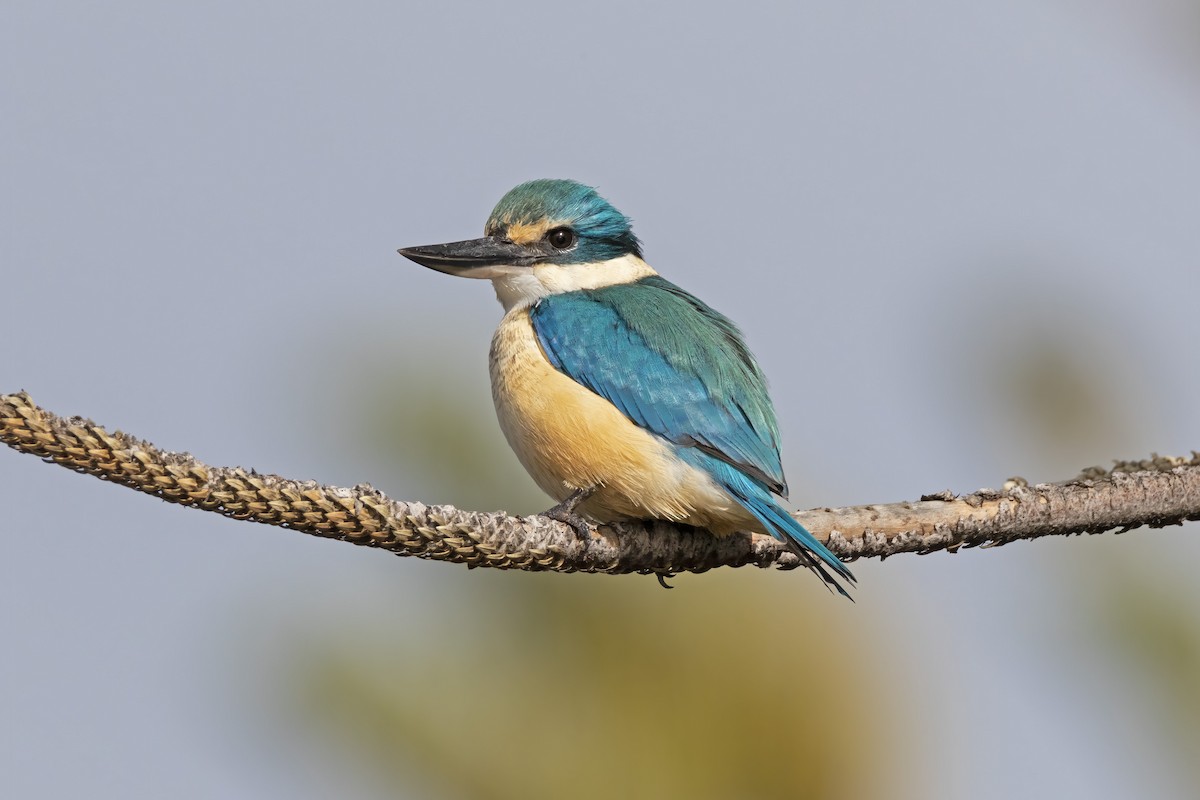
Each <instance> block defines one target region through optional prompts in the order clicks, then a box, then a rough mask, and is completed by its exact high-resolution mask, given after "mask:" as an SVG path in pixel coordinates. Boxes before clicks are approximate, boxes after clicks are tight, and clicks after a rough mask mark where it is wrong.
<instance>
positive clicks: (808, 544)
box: [681, 451, 856, 602]
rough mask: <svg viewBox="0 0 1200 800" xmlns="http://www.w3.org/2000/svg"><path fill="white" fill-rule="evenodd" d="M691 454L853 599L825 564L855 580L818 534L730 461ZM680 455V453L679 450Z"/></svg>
mask: <svg viewBox="0 0 1200 800" xmlns="http://www.w3.org/2000/svg"><path fill="white" fill-rule="evenodd" d="M693 453H695V451H693V452H692V453H688V454H687V455H685V456H684V457H685V459H686V460H688V461H690V462H692V463H693V464H694V465H695V466H698V467H701V468H702V469H704V470H705V471H706V472H707V473H708V474H709V475H711V476H712V477H713V479H714V480H716V481H717V483H719V484H721V486H723V487H724V488H725V490H726V491H727V492H729V493H730V494H731V495H733V497H734V499H735V500H737V501H738V503H740V504H741V506H742V507H743V508H745V509H746V510H747V511H749V512H750V513H751V514H753V515H754V517H755V519H757V520H758V521H759V522H761V523H762V524H763V527H764V528H766V529H767V531H769V532H770V534H771V535H772V536H774V537H775V538H776V539H778V540H779V541H781V542H783V543H785V544H787V545H790V546H791V548H792V550H793V551H794V552H795V553H796V555H798V556H800V559H801V561H803V562H804V565H805V566H806V567H808V568H809V569H810V570H812V571H813V572H814V573H816V574H817V575H818V576H820V578H821V580H823V581H825V584H826V585H827V586H829V587H830V588H832V589H836V590H837V592H838V594H840V595H841V596H842V597H845V598H847V599H848V600H850V601H851V602H853V600H854V598H852V597H850V595H849V594H848V593H847V592H846V589H845V588H844V587H843V586H842V584H840V583H839V582H838V580H837V578H835V577H834V576H833V575H831V574H830V573H829V570H827V569H826V568H825V567H829V569H831V570H833V572H835V573H836V574H837V575H838V576H839V577H841V578H842V579H844V580H845V581H847V582H848V583H851V584H853V583H855V582H856V581H855V578H854V574H853V573H852V572H850V570H849V569H848V568H847V567H846V565H845V564H843V563H842V562H841V561H840V560H839V559H838V557H837V556H835V555H834V554H833V553H831V552H829V549H828V548H826V547H825V545H823V544H821V542H819V541H818V540H817V537H815V536H813V535H812V533H810V532H809V531H808V529H807V528H805V527H804V526H803V525H801V524H800V523H799V522H797V521H796V520H795V518H794V517H792V515H791V514H789V513H788V512H787V511H785V510H784V509H783V508H781V507H780V506H779V504H778V503H776V502H775V499H774V498H773V497H771V495H770V493H769V492H768V491H767V490H766V488H764V487H763V486H762V485H760V484H759V483H758V482H757V481H755V480H754V479H753V478H750V477H749V476H747V475H745V474H744V473H743V472H741V471H740V470H738V469H737V468H736V467H734V466H732V465H730V464H726V463H724V462H721V461H717V460H716V459H714V458H712V457H710V456H707V455H700V454H698V453H695V454H694V455H693ZM681 455H683V454H682V453H681ZM697 455H699V459H698V458H697V457H696V456H697ZM689 456H690V457H689ZM700 459H703V461H704V462H705V463H703V464H701V463H697V462H698V461H699V460H700Z"/></svg>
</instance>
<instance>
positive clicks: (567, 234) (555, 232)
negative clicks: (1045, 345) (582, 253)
mask: <svg viewBox="0 0 1200 800" xmlns="http://www.w3.org/2000/svg"><path fill="white" fill-rule="evenodd" d="M546 241H547V242H549V243H550V246H551V247H553V248H555V249H556V250H566V249H567V248H568V247H570V246H571V245H573V244H575V231H573V230H571V229H570V228H553V229H551V230H549V231H547V232H546Z"/></svg>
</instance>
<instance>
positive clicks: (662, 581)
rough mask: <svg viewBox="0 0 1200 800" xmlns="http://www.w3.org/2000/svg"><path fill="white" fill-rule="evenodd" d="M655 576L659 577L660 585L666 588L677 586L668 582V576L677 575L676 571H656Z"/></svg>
mask: <svg viewBox="0 0 1200 800" xmlns="http://www.w3.org/2000/svg"><path fill="white" fill-rule="evenodd" d="M654 577H656V578H658V585H659V586H661V587H663V588H664V589H674V588H675V587H674V586H672V585H671V584H669V583H667V579H668V578H674V577H675V573H674V572H656V573H654Z"/></svg>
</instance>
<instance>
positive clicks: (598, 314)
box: [400, 180, 854, 596]
mask: <svg viewBox="0 0 1200 800" xmlns="http://www.w3.org/2000/svg"><path fill="white" fill-rule="evenodd" d="M400 254H401V255H403V256H405V257H406V258H409V259H411V260H413V261H415V262H417V263H418V264H421V265H423V266H426V267H429V268H431V269H435V270H438V271H440V272H445V273H447V274H450V275H459V276H462V277H464V278H487V279H489V280H491V282H492V285H493V286H494V287H495V289H496V296H497V298H499V300H500V303H501V305H503V306H504V311H505V314H504V319H503V320H501V322H500V326H499V327H498V328H497V329H496V333H495V335H494V336H493V338H492V348H491V358H490V364H491V377H492V398H493V400H494V401H495V404H496V414H497V416H498V417H499V419H500V427H501V428H502V429H503V430H504V435H505V437H506V438H507V439H508V443H509V445H510V446H511V447H512V449H513V450H514V451H515V452H516V454H517V457H518V458H519V459H520V461H521V463H522V464H523V465H524V466H525V469H526V470H528V472H529V474H530V475H531V476H532V477H533V479H534V481H536V482H537V484H538V486H540V487H541V488H542V489H543V490H544V491H545V492H546V493H547V494H549V495H550V496H551V497H553V498H555V499H556V500H558V501H559V504H558V505H557V506H555V507H554V508H552V509H550V510H549V511H547V512H546V514H547V515H548V516H551V517H553V518H554V519H559V520H562V521H564V522H568V523H569V524H571V525H572V527H574V528H575V529H576V530H577V531H581V532H585V531H586V530H587V528H586V523H585V522H583V520H582V519H581V518H580V517H579V516H577V512H578V513H580V514H583V515H585V516H587V517H591V518H593V519H595V520H599V521H601V522H609V521H615V520H629V519H642V520H645V519H658V520H670V521H673V522H680V523H684V524H687V525H693V526H695V527H697V528H705V529H707V530H709V531H711V532H712V533H714V534H716V535H718V536H721V535H727V534H730V533H732V532H734V531H755V532H759V533H768V534H770V535H772V536H774V537H775V538H776V539H779V540H780V541H783V542H785V543H787V544H788V545H789V546H790V547H791V548H792V550H794V551H795V552H796V553H797V554H798V555H799V556H800V558H801V559H802V561H803V562H804V564H805V565H806V566H807V567H808V568H809V569H811V570H812V571H813V572H815V573H816V574H818V575H819V576H820V577H821V578H822V579H823V580H824V581H825V582H826V584H828V585H829V586H831V587H834V588H836V589H837V591H839V592H840V593H842V594H843V595H845V594H846V591H845V590H844V589H843V588H842V586H841V584H840V583H838V581H837V579H836V578H835V577H834V574H836V575H837V576H839V577H841V578H844V579H845V580H847V581H849V582H851V583H853V582H854V576H853V575H852V574H851V573H850V570H849V569H847V568H846V566H845V565H844V564H843V563H842V562H841V561H839V560H838V559H837V557H836V556H834V555H833V554H832V553H831V552H829V550H827V549H826V548H825V546H824V545H822V544H821V542H820V541H818V540H817V539H816V538H815V537H814V536H813V535H812V534H811V533H809V531H808V530H806V529H805V528H804V527H803V526H802V525H801V524H800V523H798V522H797V521H796V520H795V519H794V518H793V517H792V516H791V515H790V514H789V513H788V512H787V511H786V510H784V508H783V507H782V506H781V505H780V504H779V503H778V502H777V501H776V500H775V498H774V497H773V496H772V495H779V496H781V497H785V498H786V497H787V483H786V482H785V481H784V477H783V467H782V465H781V463H780V458H779V429H778V427H777V425H776V422H775V410H774V408H773V406H772V405H771V399H770V397H769V396H768V395H767V386H766V379H765V378H764V377H763V374H762V371H761V370H760V369H759V367H758V364H757V362H755V360H754V356H753V355H751V353H750V350H749V349H748V348H747V347H746V344H745V342H744V341H743V340H742V335H741V332H740V331H739V330H738V328H737V327H736V326H735V325H734V324H733V322H731V321H730V320H729V319H728V318H727V317H725V316H724V315H722V314H720V313H718V312H717V311H715V310H713V309H712V308H711V307H710V306H708V305H707V304H705V303H704V302H703V301H701V300H699V299H698V298H696V297H693V296H692V295H691V294H689V293H687V292H686V291H684V290H683V289H681V288H679V287H678V286H676V285H675V284H673V283H671V282H670V281H667V280H665V279H664V278H662V277H660V276H659V274H658V273H657V272H655V271H654V270H653V269H651V267H650V266H649V265H648V264H647V263H646V262H645V261H643V260H642V248H641V243H640V242H639V241H638V239H637V237H636V236H634V234H633V229H632V227H631V225H630V221H629V218H627V217H626V216H625V215H624V214H622V213H621V212H620V211H618V210H617V209H616V208H614V207H613V206H612V205H611V204H610V203H609V202H608V201H607V200H605V199H604V198H602V197H601V196H600V195H599V194H597V193H596V190H595V189H593V188H591V187H590V186H584V185H583V184H581V183H576V182H575V181H569V180H535V181H529V182H528V183H523V184H521V185H520V186H517V187H516V188H515V189H513V190H512V191H510V192H509V193H508V194H506V195H504V197H503V198H501V200H500V202H499V203H498V204H497V205H496V208H495V209H494V210H493V211H492V214H491V216H490V217H489V218H488V221H487V224H486V226H485V227H484V236H483V238H482V239H471V240H467V241H461V242H450V243H448V244H434V245H427V246H424V247H407V248H404V249H402V250H400ZM830 571H832V572H833V573H834V574H830ZM847 596H849V595H847Z"/></svg>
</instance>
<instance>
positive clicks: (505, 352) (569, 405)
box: [491, 306, 762, 533]
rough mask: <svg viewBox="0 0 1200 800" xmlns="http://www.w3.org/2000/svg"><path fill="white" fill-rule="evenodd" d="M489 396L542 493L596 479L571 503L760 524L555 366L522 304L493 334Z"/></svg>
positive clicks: (621, 512)
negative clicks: (586, 496)
mask: <svg viewBox="0 0 1200 800" xmlns="http://www.w3.org/2000/svg"><path fill="white" fill-rule="evenodd" d="M491 374H492V398H493V400H494V401H495V403H496V415H497V416H498V417H499V419H500V427H501V429H502V430H503V431H504V436H505V437H506V438H507V439H508V443H509V445H510V446H511V447H512V449H513V451H514V452H516V454H517V458H519V459H520V460H521V463H522V464H523V465H524V466H525V469H526V470H528V472H529V474H530V475H531V476H532V477H533V479H534V480H535V481H536V482H537V484H538V486H540V487H541V488H542V490H543V491H545V492H546V493H547V494H549V495H550V496H551V497H553V498H555V499H556V500H563V499H565V498H567V497H568V496H570V494H571V493H572V492H574V491H575V490H576V489H587V488H590V487H598V488H597V490H596V493H595V494H593V495H592V496H591V497H590V498H589V499H588V500H587V501H586V502H585V503H584V504H583V505H581V506H580V510H581V511H582V512H584V513H585V514H587V515H589V516H591V517H594V518H596V519H599V520H603V521H610V520H616V519H666V520H673V521H676V522H684V523H687V524H689V525H695V526H697V527H702V528H708V529H709V530H711V531H713V532H714V533H730V532H732V531H735V530H762V528H761V526H760V525H759V524H758V523H757V521H756V520H755V519H754V517H753V516H751V515H750V514H749V512H747V511H746V510H745V509H743V508H742V507H741V506H740V505H738V504H737V503H736V502H734V500H733V499H732V498H731V497H730V496H729V495H728V494H727V493H726V492H725V490H724V489H722V488H721V487H719V486H717V485H716V483H714V482H713V480H712V479H711V478H709V477H708V475H706V474H705V473H703V472H701V471H700V470H698V469H696V468H695V467H692V466H690V465H688V464H686V463H684V462H683V461H681V460H680V459H679V458H677V457H676V456H675V455H674V454H673V453H672V452H671V445H670V444H668V443H667V442H665V441H664V440H662V439H660V438H659V437H657V436H655V435H654V434H652V433H650V432H648V431H646V430H644V429H642V428H639V427H638V426H637V425H635V424H634V423H632V422H630V421H629V419H627V418H626V417H625V415H624V414H622V413H621V412H620V411H619V410H617V408H616V406H614V405H613V404H612V403H610V402H609V401H607V400H605V399H604V398H603V397H601V396H600V395H598V394H596V393H595V392H593V391H591V390H590V389H587V388H586V387H584V386H581V385H580V384H578V383H576V382H575V381H574V380H572V379H571V378H569V377H567V376H566V375H564V374H562V373H561V372H559V371H558V370H556V369H554V367H552V366H551V365H550V363H549V362H548V361H547V360H546V356H545V354H544V353H543V352H542V348H541V345H539V344H538V341H537V337H536V336H535V334H534V332H533V325H532V324H531V323H530V321H529V313H528V310H527V308H526V307H524V306H518V307H516V308H514V309H513V310H511V311H510V312H509V313H508V314H506V315H505V317H504V319H503V320H502V321H501V323H500V327H499V328H497V329H496V334H495V336H494V337H493V338H492V350H491Z"/></svg>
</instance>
